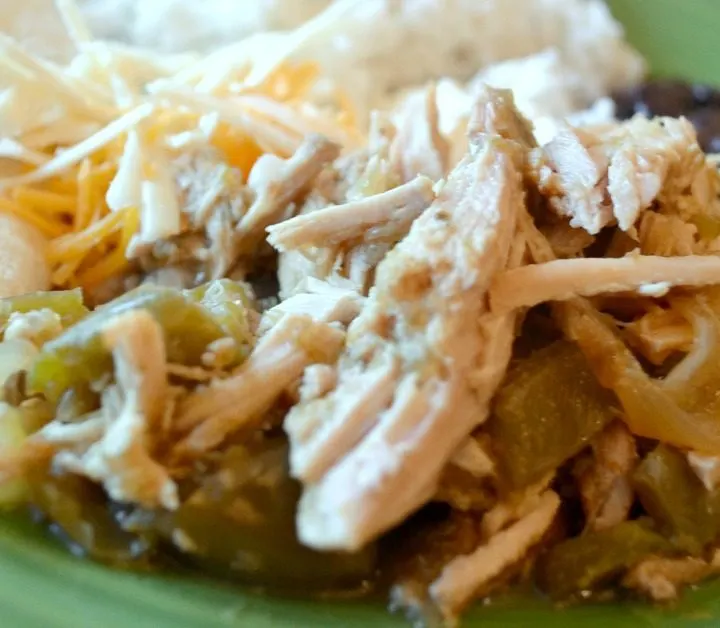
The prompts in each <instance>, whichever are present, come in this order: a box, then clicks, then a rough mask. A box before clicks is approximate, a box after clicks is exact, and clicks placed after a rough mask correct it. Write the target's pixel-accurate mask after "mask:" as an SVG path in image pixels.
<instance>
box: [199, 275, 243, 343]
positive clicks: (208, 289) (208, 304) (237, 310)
mask: <svg viewBox="0 0 720 628" xmlns="http://www.w3.org/2000/svg"><path fill="white" fill-rule="evenodd" d="M185 294H186V295H187V296H188V298H189V299H190V300H191V301H193V302H195V303H200V305H202V306H203V307H204V308H206V309H207V311H208V312H210V315H211V316H212V317H213V318H214V319H215V321H216V322H217V324H218V325H220V327H222V328H223V330H224V331H225V333H226V334H227V335H228V336H229V337H230V338H232V339H233V340H235V342H236V343H237V344H238V346H239V347H241V350H243V349H244V351H243V353H245V354H246V353H247V351H248V349H249V347H250V346H251V345H252V343H253V333H252V329H251V327H250V320H249V318H248V312H250V311H252V298H251V295H250V292H249V288H248V286H246V285H245V284H243V283H239V282H237V281H231V280H230V279H215V280H213V281H210V282H208V283H206V284H203V285H201V286H198V287H197V288H193V289H192V290H186V291H185ZM241 357H244V356H241Z"/></svg>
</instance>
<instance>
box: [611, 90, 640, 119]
mask: <svg viewBox="0 0 720 628" xmlns="http://www.w3.org/2000/svg"><path fill="white" fill-rule="evenodd" d="M638 94H639V92H638V90H634V89H633V90H624V91H622V92H616V93H615V94H613V97H612V98H613V101H615V116H616V117H617V118H618V119H619V120H627V119H628V118H632V117H633V116H634V115H635V113H636V112H635V104H636V103H637V99H638Z"/></svg>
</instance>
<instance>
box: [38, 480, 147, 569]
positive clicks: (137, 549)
mask: <svg viewBox="0 0 720 628" xmlns="http://www.w3.org/2000/svg"><path fill="white" fill-rule="evenodd" d="M28 483H29V486H30V489H31V497H30V503H31V504H32V506H33V507H34V508H36V509H37V510H39V511H40V512H41V513H42V514H43V515H44V516H45V517H46V518H47V520H48V522H49V523H50V529H51V530H52V531H53V532H54V533H55V534H56V535H57V536H59V537H60V538H61V539H62V540H63V541H65V542H66V543H67V544H68V545H69V546H70V548H71V549H72V550H73V551H74V552H76V553H78V552H79V553H82V554H85V555H87V556H91V557H92V558H95V559H97V560H100V561H103V562H107V563H110V564H114V565H119V566H127V565H128V564H129V563H132V564H133V566H140V565H142V560H143V559H145V558H146V556H147V554H148V552H149V551H150V549H151V543H150V542H149V541H148V540H147V539H145V538H143V537H141V536H139V535H136V534H132V533H130V532H127V531H125V530H123V529H122V527H121V526H120V524H119V523H118V522H117V521H116V519H115V517H114V516H113V513H112V511H111V506H110V504H109V503H108V501H107V498H106V496H105V494H104V493H103V491H102V489H101V488H100V487H98V486H97V485H96V484H93V483H92V482H90V481H89V480H86V479H85V478H82V477H80V476H77V475H74V474H62V475H53V474H51V473H50V470H49V469H42V470H41V469H38V470H36V471H35V472H34V473H33V474H32V477H30V478H29V480H28Z"/></svg>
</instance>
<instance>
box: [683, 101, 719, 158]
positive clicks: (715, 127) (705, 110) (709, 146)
mask: <svg viewBox="0 0 720 628" xmlns="http://www.w3.org/2000/svg"><path fill="white" fill-rule="evenodd" d="M689 119H690V122H692V123H693V125H694V126H695V130H696V131H697V134H698V141H699V142H700V146H702V148H703V150H704V151H705V152H708V153H720V107H702V108H701V109H697V110H696V111H694V112H693V113H692V114H691V115H690V116H689Z"/></svg>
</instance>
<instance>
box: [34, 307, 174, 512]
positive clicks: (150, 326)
mask: <svg viewBox="0 0 720 628" xmlns="http://www.w3.org/2000/svg"><path fill="white" fill-rule="evenodd" d="M103 341H104V343H105V345H106V346H107V347H108V348H109V349H110V350H112V352H113V359H114V362H115V378H116V384H115V385H112V386H109V387H108V388H107V389H106V390H105V391H104V393H103V403H102V408H101V418H99V419H98V420H96V421H94V422H93V423H91V425H89V426H84V427H87V428H89V429H90V433H91V434H93V435H97V436H99V439H98V440H97V441H94V442H92V443H91V444H90V445H89V447H87V449H85V450H84V451H82V452H81V453H77V452H75V451H73V450H63V451H60V452H58V453H57V454H56V455H55V458H54V463H55V465H56V466H57V467H58V469H65V470H68V471H71V472H73V473H78V474H80V475H84V476H86V477H88V478H90V479H92V480H94V481H96V482H98V483H100V484H102V485H103V486H104V487H105V490H106V491H107V492H108V495H110V497H112V498H113V499H115V500H117V501H118V502H121V503H122V502H127V503H137V504H141V505H142V506H145V507H147V508H158V507H162V508H167V509H170V510H172V509H175V508H177V506H178V494H177V487H176V485H175V483H174V482H173V480H172V479H171V478H170V476H169V475H168V472H167V470H166V469H165V468H164V467H162V466H161V465H160V464H159V463H158V462H156V461H155V460H154V459H153V458H152V438H153V434H154V433H157V432H158V431H159V430H160V426H161V421H162V419H163V416H164V414H165V409H166V403H167V399H168V392H167V373H166V367H165V346H164V343H163V337H162V330H161V329H160V326H159V325H158V324H157V323H156V322H155V320H154V319H153V318H152V316H151V315H150V314H148V313H146V312H144V311H141V310H136V311H131V312H128V313H126V314H121V315H118V316H117V317H116V318H114V319H112V320H110V321H109V322H108V323H107V324H106V325H105V328H104V329H103ZM100 422H102V428H103V429H102V433H100V429H98V428H100V425H101V424H100ZM51 425H52V424H51ZM47 429H48V428H46V430H47ZM56 429H59V430H60V431H64V432H65V438H67V437H68V436H69V433H68V429H67V428H66V429H64V430H62V428H59V427H58V428H56ZM50 431H51V434H52V433H53V431H52V428H51V430H50ZM76 436H77V437H78V438H80V442H82V441H87V440H90V439H89V438H88V433H87V432H86V431H85V429H81V428H79V427H78V434H76ZM55 439H57V436H56V437H55ZM56 442H57V441H56Z"/></svg>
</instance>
